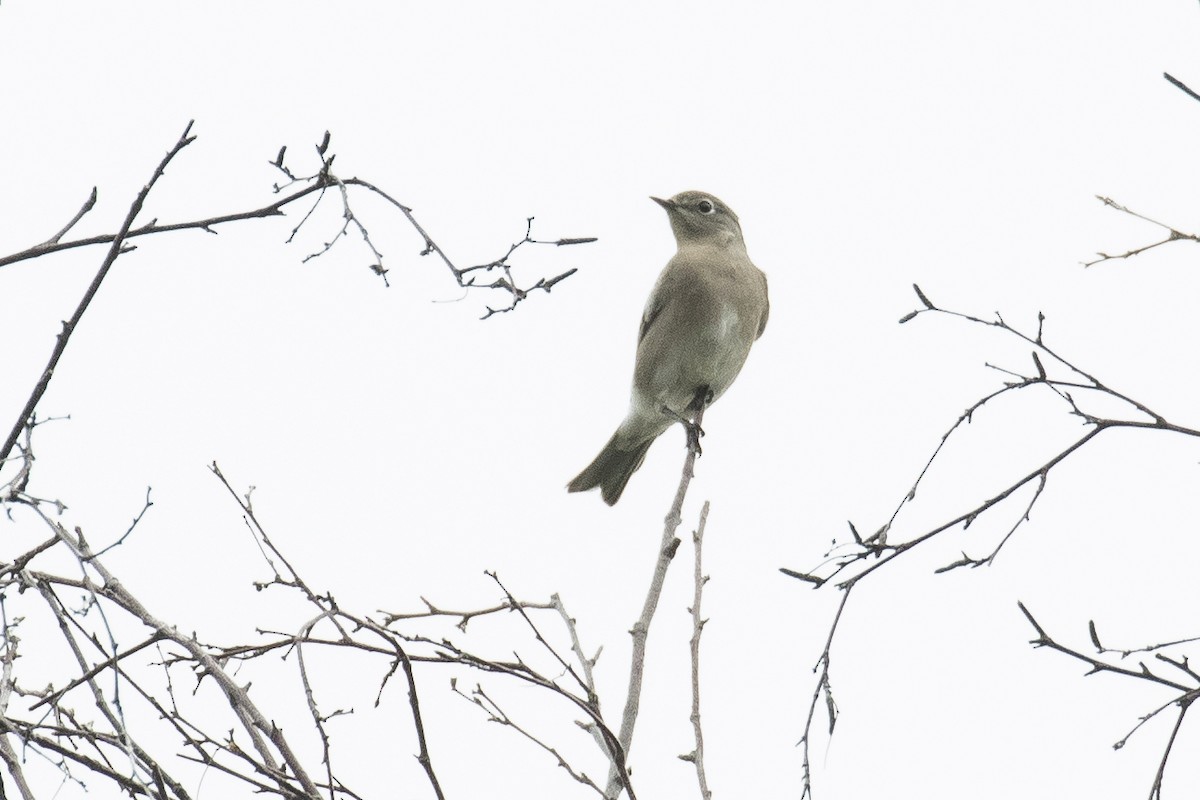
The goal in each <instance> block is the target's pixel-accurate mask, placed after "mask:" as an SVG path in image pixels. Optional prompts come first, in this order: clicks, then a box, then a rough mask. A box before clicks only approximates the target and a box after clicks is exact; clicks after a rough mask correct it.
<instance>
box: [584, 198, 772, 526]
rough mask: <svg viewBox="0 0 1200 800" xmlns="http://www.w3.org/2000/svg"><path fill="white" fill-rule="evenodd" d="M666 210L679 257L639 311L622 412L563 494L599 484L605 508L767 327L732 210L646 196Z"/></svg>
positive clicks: (762, 290) (763, 282)
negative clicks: (627, 399) (665, 433)
mask: <svg viewBox="0 0 1200 800" xmlns="http://www.w3.org/2000/svg"><path fill="white" fill-rule="evenodd" d="M650 199H651V200H653V201H654V202H656V203H658V204H659V205H660V206H662V207H663V208H665V209H666V210H667V217H668V218H669V219H670V221H671V230H672V231H673V232H674V233H675V241H676V243H677V244H678V245H679V251H678V252H677V253H675V257H674V258H672V259H671V260H670V261H669V262H667V266H666V267H665V268H664V269H663V271H662V274H661V275H659V276H658V282H657V283H656V284H655V285H654V290H653V291H652V292H650V298H649V300H647V302H646V310H645V312H644V313H643V314H642V327H641V331H640V332H639V334H638V347H637V360H636V361H635V362H634V367H633V396H632V398H631V399H630V403H629V414H628V415H627V416H626V417H625V420H624V421H623V422H622V423H621V425H620V427H618V428H617V432H616V433H614V434H613V436H612V438H611V439H609V440H608V444H606V445H605V446H604V449H603V450H601V451H600V455H598V456H596V458H595V460H594V461H592V463H591V464H588V465H587V467H585V468H584V470H583V472H581V473H579V475H577V476H576V477H575V480H573V481H571V482H570V483H569V484H567V491H569V492H583V491H587V490H588V489H594V488H595V487H597V486H599V487H600V496H601V497H603V498H604V502H606V503H608V504H609V505H610V506H611V505H613V504H614V503H616V502H617V500H619V499H620V497H621V492H623V491H624V490H625V484H626V483H628V482H629V476H631V475H632V474H633V473H634V472H635V471H636V470H637V468H638V467H640V466H641V465H642V460H643V459H644V458H645V457H646V451H647V450H649V449H650V445H651V444H653V443H654V440H655V439H656V438H658V436H659V435H660V434H661V433H662V432H663V431H665V430H666V429H667V428H669V427H671V425H672V424H673V423H675V422H683V423H684V425H685V426H689V436H695V435H696V434H697V431H696V430H695V429H694V426H692V425H691V420H692V419H693V418H694V415H695V413H696V412H697V411H699V410H700V408H702V407H706V406H707V405H709V404H711V403H712V402H714V401H715V400H716V399H717V398H718V397H720V396H721V395H722V394H724V393H725V390H726V389H728V388H729V385H730V384H732V383H733V380H734V378H736V377H737V376H738V373H739V372H741V370H742V365H743V364H744V363H746V356H748V355H749V354H750V346H751V345H753V344H754V342H755V340H757V339H758V337H760V336H762V332H763V329H764V328H766V327H767V313H768V312H769V310H770V304H769V302H768V301H767V276H765V275H763V274H762V272H761V271H759V269H758V267H756V266H754V264H753V263H752V262H751V261H750V257H749V256H747V255H746V244H745V242H744V241H742V226H741V225H740V224H739V223H738V218H737V214H734V213H733V210H732V209H730V208H729V206H727V205H725V204H724V203H722V202H721V201H720V200H718V199H717V198H715V197H713V196H712V195H711V194H705V193H704V192H680V193H679V194H677V195H675V196H674V197H672V198H671V199H670V200H662V199H659V198H657V197H652V198H650Z"/></svg>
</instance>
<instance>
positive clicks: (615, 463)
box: [567, 430, 655, 506]
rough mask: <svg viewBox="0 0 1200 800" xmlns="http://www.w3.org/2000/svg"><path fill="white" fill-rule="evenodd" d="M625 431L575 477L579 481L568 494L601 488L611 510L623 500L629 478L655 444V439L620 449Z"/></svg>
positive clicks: (574, 483) (614, 437) (615, 434)
mask: <svg viewBox="0 0 1200 800" xmlns="http://www.w3.org/2000/svg"><path fill="white" fill-rule="evenodd" d="M620 436H621V431H620V430H618V431H617V432H616V433H614V434H613V437H612V438H611V439H609V440H608V444H606V445H604V449H603V450H601V451H600V455H598V456H596V458H595V459H594V460H593V461H592V463H590V464H588V465H587V466H586V467H584V468H583V472H581V473H579V474H578V475H576V476H575V480H573V481H571V482H570V483H568V484H567V491H568V492H586V491H587V490H588V489H594V488H596V487H597V486H599V487H600V496H601V497H602V498H603V499H604V502H606V503H608V504H609V505H610V506H611V505H613V504H614V503H616V502H617V500H619V499H621V492H623V491H625V484H627V483H629V476H630V475H632V474H633V473H634V472H636V471H637V468H638V467H640V466H641V465H642V460H643V459H644V458H645V457H646V451H647V450H649V449H650V445H651V444H653V443H654V439H655V437H654V436H651V437H649V438H647V439H644V440H642V441H638V442H635V443H633V444H632V445H630V446H629V448H628V449H625V448H623V447H620V446H619V445H618V442H617V440H618V438H619V437H620Z"/></svg>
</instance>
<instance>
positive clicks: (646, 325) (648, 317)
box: [638, 295, 666, 344]
mask: <svg viewBox="0 0 1200 800" xmlns="http://www.w3.org/2000/svg"><path fill="white" fill-rule="evenodd" d="M650 299H651V302H650V303H649V304H647V305H646V311H645V313H643V314H642V329H641V330H640V331H638V344H641V343H642V339H645V338H646V334H647V333H648V332H649V331H650V326H651V325H653V324H654V320H656V319H658V315H659V314H661V313H662V310H663V308H664V307H665V306H666V303H662V302H654V301H656V300H657V299H658V298H657V296H656V295H654V296H651V298H650Z"/></svg>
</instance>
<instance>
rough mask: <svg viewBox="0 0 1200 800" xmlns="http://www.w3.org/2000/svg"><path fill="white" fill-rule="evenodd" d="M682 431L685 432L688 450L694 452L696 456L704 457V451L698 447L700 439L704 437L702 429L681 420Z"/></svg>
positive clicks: (689, 421) (690, 422)
mask: <svg viewBox="0 0 1200 800" xmlns="http://www.w3.org/2000/svg"><path fill="white" fill-rule="evenodd" d="M683 429H684V430H685V431H687V446H688V450H693V451H695V453H696V455H698V456H701V455H704V450H703V449H701V447H700V437H701V436H703V435H704V428H701V427H700V426H699V425H697V424H696V423H694V422H692V421H691V420H686V419H685V420H683Z"/></svg>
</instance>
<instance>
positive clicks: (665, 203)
mask: <svg viewBox="0 0 1200 800" xmlns="http://www.w3.org/2000/svg"><path fill="white" fill-rule="evenodd" d="M650 199H651V200H653V201H654V202H656V203H658V204H659V205H660V206H662V207H663V208H665V209H666V210H667V211H670V210H671V209H673V208H675V203H674V202H673V201H671V200H663V199H662V198H661V197H655V196H653V195H651V196H650Z"/></svg>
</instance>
